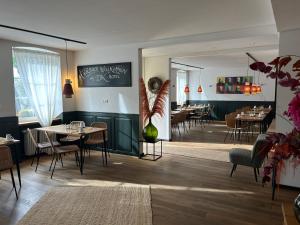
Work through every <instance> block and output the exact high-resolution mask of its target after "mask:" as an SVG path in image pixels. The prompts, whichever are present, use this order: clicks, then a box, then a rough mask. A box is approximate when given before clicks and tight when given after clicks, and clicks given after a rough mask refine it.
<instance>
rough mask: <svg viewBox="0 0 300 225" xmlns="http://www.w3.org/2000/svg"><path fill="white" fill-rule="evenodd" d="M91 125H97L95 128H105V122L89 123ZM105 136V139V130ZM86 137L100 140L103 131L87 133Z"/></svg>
mask: <svg viewBox="0 0 300 225" xmlns="http://www.w3.org/2000/svg"><path fill="white" fill-rule="evenodd" d="M91 127H97V128H107V123H105V122H94V123H92V124H91ZM105 137H106V140H107V139H108V131H107V130H106V131H105ZM88 139H95V140H100V141H103V140H104V139H103V133H102V132H97V133H93V134H90V135H89V138H88Z"/></svg>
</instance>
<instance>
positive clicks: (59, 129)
mask: <svg viewBox="0 0 300 225" xmlns="http://www.w3.org/2000/svg"><path fill="white" fill-rule="evenodd" d="M36 129H37V130H38V131H42V132H47V133H54V134H60V135H67V136H73V137H79V140H80V154H79V155H80V157H79V161H80V162H79V166H80V173H81V175H82V174H83V165H84V142H85V140H86V139H87V137H88V136H89V135H90V134H94V133H98V132H102V135H103V141H104V143H103V144H104V153H105V165H107V141H106V131H107V128H98V127H84V128H82V130H80V129H79V128H78V129H74V128H71V127H70V126H67V125H65V124H62V125H55V126H49V127H40V128H36Z"/></svg>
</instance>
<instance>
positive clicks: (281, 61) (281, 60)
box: [250, 55, 300, 183]
mask: <svg viewBox="0 0 300 225" xmlns="http://www.w3.org/2000/svg"><path fill="white" fill-rule="evenodd" d="M293 57H296V58H299V56H292V55H288V56H283V57H277V58H275V59H274V60H273V61H272V62H269V63H268V65H266V64H265V63H264V62H255V63H253V64H251V65H250V68H251V69H252V70H254V71H259V72H262V73H264V74H267V77H270V78H272V79H277V81H278V83H279V84H280V85H281V86H283V87H287V88H290V90H291V91H293V93H294V95H295V96H294V97H293V99H292V100H291V102H290V103H289V105H288V110H287V111H286V112H285V113H284V116H286V117H287V118H288V120H290V121H292V123H293V126H294V129H293V130H292V131H291V132H289V133H287V134H282V133H272V134H269V135H268V137H267V140H268V142H267V144H266V145H267V147H266V148H262V151H261V154H264V155H266V154H269V157H268V158H269V160H268V163H267V164H266V165H265V167H264V177H263V183H265V182H268V181H270V174H271V173H272V171H273V169H274V168H275V169H277V170H279V171H280V170H281V169H282V168H283V167H284V161H285V160H288V159H292V160H293V161H294V165H295V167H296V166H298V165H299V164H300V60H297V61H296V62H294V63H293V64H292V65H291V67H292V72H291V73H292V74H291V73H290V72H288V71H286V66H287V65H290V64H291V63H292V61H293V60H292V58H293ZM292 75H293V76H292ZM281 116H282V115H281ZM279 175H280V172H278V173H277V179H279Z"/></svg>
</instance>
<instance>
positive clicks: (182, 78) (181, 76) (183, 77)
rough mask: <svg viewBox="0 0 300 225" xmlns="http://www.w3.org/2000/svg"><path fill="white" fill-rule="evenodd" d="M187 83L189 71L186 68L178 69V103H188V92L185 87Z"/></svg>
mask: <svg viewBox="0 0 300 225" xmlns="http://www.w3.org/2000/svg"><path fill="white" fill-rule="evenodd" d="M186 85H187V72H186V71H184V70H178V71H177V90H176V95H177V96H176V101H177V104H178V105H183V104H185V103H186V94H185V93H184V88H185V86H186Z"/></svg>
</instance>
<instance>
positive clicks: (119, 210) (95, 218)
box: [18, 185, 152, 225]
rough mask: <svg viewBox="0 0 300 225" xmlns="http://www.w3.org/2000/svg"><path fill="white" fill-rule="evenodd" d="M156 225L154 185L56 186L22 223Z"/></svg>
mask: <svg viewBox="0 0 300 225" xmlns="http://www.w3.org/2000/svg"><path fill="white" fill-rule="evenodd" d="M102 224H103V225H104V224H105V225H152V209H151V195H150V187H149V186H146V185H145V186H144V185H136V186H116V187H112V186H103V187H56V188H53V189H51V190H49V191H48V192H47V193H46V194H45V195H44V196H43V197H42V199H41V200H40V201H38V202H37V203H36V204H35V205H34V206H33V207H32V208H31V209H30V210H29V212H28V213H27V214H26V215H25V216H24V217H23V218H22V219H21V221H20V222H19V223H18V225H102Z"/></svg>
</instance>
